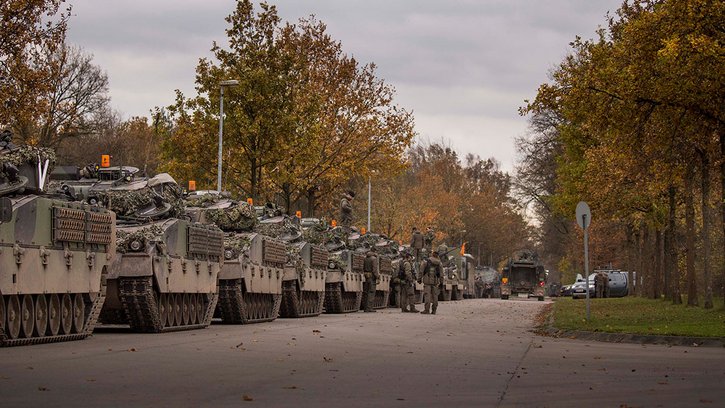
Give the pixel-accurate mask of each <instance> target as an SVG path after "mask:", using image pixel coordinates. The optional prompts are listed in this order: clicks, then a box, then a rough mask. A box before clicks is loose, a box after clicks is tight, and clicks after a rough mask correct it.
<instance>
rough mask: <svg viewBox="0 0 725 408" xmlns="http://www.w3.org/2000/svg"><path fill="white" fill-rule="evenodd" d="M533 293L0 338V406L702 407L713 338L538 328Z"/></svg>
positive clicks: (718, 387) (724, 373)
mask: <svg viewBox="0 0 725 408" xmlns="http://www.w3.org/2000/svg"><path fill="white" fill-rule="evenodd" d="M545 303H547V302H537V301H536V300H534V299H531V300H527V299H514V300H510V301H501V300H488V299H477V300H465V301H458V302H443V303H441V305H440V308H439V310H438V314H437V315H435V316H426V315H420V314H407V313H406V314H402V313H400V311H399V310H396V309H387V310H384V311H379V312H378V313H355V314H350V315H322V316H320V317H315V318H306V319H278V320H276V321H274V322H271V323H263V324H258V325H248V326H226V325H218V324H214V325H212V326H211V327H210V328H207V329H204V330H195V331H189V332H177V333H168V334H158V335H154V334H133V333H128V332H125V331H122V330H120V331H119V330H110V331H109V330H104V331H102V332H97V333H96V334H95V335H94V336H93V337H92V338H90V339H87V340H83V341H76V342H69V343H56V344H46V345H37V346H27V347H15V348H6V349H0V405H1V406H2V407H18V406H22V407H36V406H43V407H56V406H58V407H60V406H75V407H84V406H87V407H99V406H103V407H116V406H118V407H121V406H122V407H130V406H154V407H185V406H194V407H196V406H209V407H217V406H241V407H245V406H265V407H285V406H293V407H306V406H335V407H345V408H349V407H379V406H391V407H426V406H437V407H454V406H476V407H494V406H500V407H525V406H532V407H564V406H572V407H581V406H596V407H607V406H612V407H640V406H641V407H657V406H662V407H699V406H702V407H716V406H722V405H721V404H722V403H723V401H725V349H722V348H706V347H668V346H654V345H648V346H642V345H634V344H614V343H598V342H591V341H581V340H572V339H552V338H546V337H540V336H537V335H535V334H534V333H532V332H531V331H530V330H531V328H532V326H533V324H534V316H535V315H536V313H537V312H538V311H539V310H540V309H541V307H542V306H543V305H544V304H545Z"/></svg>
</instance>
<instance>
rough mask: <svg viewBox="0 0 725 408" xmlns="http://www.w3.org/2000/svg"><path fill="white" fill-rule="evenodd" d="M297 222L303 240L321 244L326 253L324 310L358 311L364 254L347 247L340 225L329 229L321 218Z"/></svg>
mask: <svg viewBox="0 0 725 408" xmlns="http://www.w3.org/2000/svg"><path fill="white" fill-rule="evenodd" d="M300 225H301V226H302V236H303V240H304V241H306V242H309V243H311V244H314V245H323V247H324V249H325V250H326V251H328V253H329V255H328V263H327V272H326V274H325V296H324V311H325V313H351V312H356V311H358V310H360V302H361V301H362V295H363V282H364V280H365V278H364V275H363V260H364V259H365V254H364V252H363V253H361V252H356V251H354V250H350V249H348V238H349V236H350V235H351V234H350V231H349V230H347V229H346V228H342V227H335V228H330V227H329V226H328V225H327V223H325V222H324V221H323V220H319V219H316V218H303V219H301V220H300ZM355 234H356V232H355ZM353 236H354V234H353Z"/></svg>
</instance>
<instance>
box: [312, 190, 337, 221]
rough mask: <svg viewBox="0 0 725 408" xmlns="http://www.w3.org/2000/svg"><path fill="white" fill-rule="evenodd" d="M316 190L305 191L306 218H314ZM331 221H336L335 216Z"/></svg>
mask: <svg viewBox="0 0 725 408" xmlns="http://www.w3.org/2000/svg"><path fill="white" fill-rule="evenodd" d="M316 201H317V189H316V188H314V187H313V188H310V189H308V190H307V216H308V217H314V216H315V206H316V205H317V203H316ZM332 218H333V219H336V217H335V216H333V217H332Z"/></svg>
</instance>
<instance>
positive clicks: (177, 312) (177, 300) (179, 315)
mask: <svg viewBox="0 0 725 408" xmlns="http://www.w3.org/2000/svg"><path fill="white" fill-rule="evenodd" d="M170 296H173V297H174V321H176V325H177V326H183V325H184V311H183V310H182V308H183V307H184V305H183V304H182V301H181V293H177V294H175V295H170Z"/></svg>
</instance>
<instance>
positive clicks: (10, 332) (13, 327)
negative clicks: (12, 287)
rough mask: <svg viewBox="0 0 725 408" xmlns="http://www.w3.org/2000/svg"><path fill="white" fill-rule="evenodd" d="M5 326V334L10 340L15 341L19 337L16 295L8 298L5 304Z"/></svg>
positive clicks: (18, 312) (18, 302)
mask: <svg viewBox="0 0 725 408" xmlns="http://www.w3.org/2000/svg"><path fill="white" fill-rule="evenodd" d="M6 313H7V316H8V317H7V319H8V320H7V323H8V324H7V326H6V328H5V333H6V334H7V336H8V337H9V338H11V339H17V338H18V336H20V326H21V323H20V322H21V320H22V319H21V318H20V316H21V315H20V299H18V297H17V296H16V295H13V296H8V304H7V312H6Z"/></svg>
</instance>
